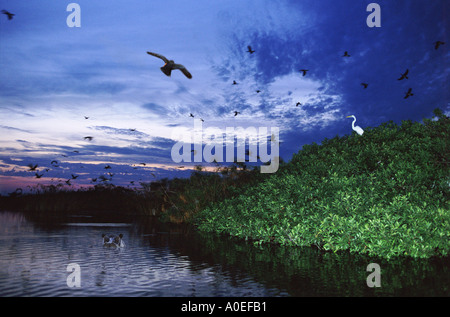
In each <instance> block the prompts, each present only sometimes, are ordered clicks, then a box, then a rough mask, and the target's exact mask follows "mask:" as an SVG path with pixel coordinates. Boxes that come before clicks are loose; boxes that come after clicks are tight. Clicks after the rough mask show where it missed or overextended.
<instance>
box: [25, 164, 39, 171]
mask: <svg viewBox="0 0 450 317" xmlns="http://www.w3.org/2000/svg"><path fill="white" fill-rule="evenodd" d="M27 166H28V167H29V168H30V169H29V170H30V171H35V170H36V168H37V167H38V165H37V164H36V165H33V164H31V163H30V164H28V165H27Z"/></svg>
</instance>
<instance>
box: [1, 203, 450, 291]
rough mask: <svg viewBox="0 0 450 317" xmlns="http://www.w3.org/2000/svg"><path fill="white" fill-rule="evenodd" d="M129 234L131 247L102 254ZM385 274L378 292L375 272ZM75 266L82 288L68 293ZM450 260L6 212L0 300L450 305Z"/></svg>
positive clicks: (143, 222) (104, 218) (128, 221)
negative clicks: (109, 237)
mask: <svg viewBox="0 0 450 317" xmlns="http://www.w3.org/2000/svg"><path fill="white" fill-rule="evenodd" d="M102 233H116V234H118V233H122V234H123V235H124V237H123V239H124V241H125V244H126V247H125V248H123V249H111V248H103V247H102V239H101V234H102ZM372 262H375V263H378V264H380V266H381V268H382V275H381V283H382V287H381V288H369V287H367V284H366V278H367V275H368V274H369V273H367V272H366V266H367V265H368V264H369V263H372ZM69 263H78V264H79V265H80V267H81V288H79V289H74V288H69V287H68V286H67V284H66V278H67V276H68V274H69V273H67V271H66V267H67V265H68V264H69ZM448 285H450V274H449V259H448V258H447V259H444V260H442V259H429V260H411V259H397V260H396V261H389V262H387V261H383V260H380V259H375V258H368V257H363V256H356V255H351V254H349V253H340V254H334V253H327V252H322V251H320V250H317V249H315V248H287V247H279V246H274V245H268V246H263V247H256V246H254V245H253V244H252V243H251V242H245V241H240V240H236V239H233V238H230V237H223V236H221V237H219V236H216V235H212V234H204V233H199V232H197V231H196V230H195V229H194V228H192V227H190V226H180V225H173V224H163V223H160V222H158V221H157V220H156V219H155V218H151V217H145V218H124V217H113V216H112V215H111V214H103V215H97V216H95V217H93V216H90V215H87V214H78V215H70V216H62V215H57V216H55V215H46V216H31V215H25V214H22V213H10V212H1V213H0V295H1V296H76V295H80V296H379V295H382V296H386V295H387V296H391V295H392V296H448V295H450V293H449V287H448Z"/></svg>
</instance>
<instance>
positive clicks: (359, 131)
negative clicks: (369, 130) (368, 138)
mask: <svg viewBox="0 0 450 317" xmlns="http://www.w3.org/2000/svg"><path fill="white" fill-rule="evenodd" d="M346 118H353V122H352V129H353V131H356V133H358V134H359V135H363V133H364V130H363V129H361V127H360V126H358V125H357V126H356V127H355V122H356V117H355V116H354V115H351V116H347V117H346Z"/></svg>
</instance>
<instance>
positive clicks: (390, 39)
mask: <svg viewBox="0 0 450 317" xmlns="http://www.w3.org/2000/svg"><path fill="white" fill-rule="evenodd" d="M74 2H76V3H78V4H79V5H80V8H81V15H80V16H81V27H79V28H76V27H74V28H70V27H68V26H67V24H66V19H67V16H68V15H69V14H70V12H67V11H66V7H67V5H68V4H69V3H70V1H53V0H36V1H25V0H14V1H13V0H0V9H5V10H8V11H10V12H12V13H14V14H15V16H14V17H13V19H12V20H8V18H7V16H6V15H4V14H1V15H0V69H1V72H0V192H9V191H12V190H14V189H15V188H17V187H25V186H26V185H33V184H55V185H56V184H58V181H59V180H62V181H63V183H65V181H66V180H67V179H69V178H71V174H74V175H78V178H77V179H75V180H72V181H71V183H72V184H73V185H74V186H77V185H78V186H79V185H87V184H90V183H91V180H92V178H98V177H100V176H101V175H104V176H105V177H108V178H110V175H108V174H107V173H108V172H110V173H112V174H114V175H113V177H112V181H111V182H112V183H114V184H116V185H125V186H127V185H133V184H131V183H130V182H131V181H135V184H137V183H138V182H139V181H140V180H141V181H151V180H153V179H158V178H162V177H174V176H183V177H184V176H188V175H189V173H190V168H192V166H193V165H195V164H198V163H175V162H174V161H173V160H172V158H171V154H170V153H171V148H172V146H173V145H174V143H175V142H177V141H179V139H177V138H176V137H174V135H177V134H178V135H183V134H184V135H189V134H190V133H191V132H192V131H193V129H194V122H195V120H200V118H202V119H203V120H204V122H203V129H204V133H205V135H209V134H211V133H223V132H225V129H226V128H227V127H233V128H238V127H242V128H248V127H255V128H258V127H268V128H269V130H270V128H271V127H278V128H279V131H280V139H281V141H282V143H281V147H280V155H281V157H282V158H283V159H284V160H286V161H288V160H290V158H291V157H292V154H293V153H296V152H298V151H299V150H300V149H301V147H302V145H304V144H309V143H311V142H317V143H320V141H321V140H323V139H324V138H325V137H327V138H332V137H334V136H336V135H341V136H342V135H345V134H350V133H352V130H351V119H347V118H345V117H346V116H348V115H355V116H356V117H357V123H356V124H357V125H359V126H361V127H362V128H368V127H376V126H378V125H379V124H381V123H382V122H386V121H388V120H393V121H394V122H397V123H400V122H401V120H407V119H410V120H413V121H420V120H422V119H423V118H430V117H432V110H433V109H435V108H437V107H439V108H441V109H442V110H443V111H444V112H446V114H447V115H449V114H450V105H449V93H448V76H449V62H448V61H449V50H448V47H449V46H450V41H449V38H448V37H449V35H448V32H447V30H448V23H449V22H448V21H449V19H448V12H449V11H450V10H449V2H448V1H446V0H435V1H424V0H396V1H364V0H340V1H331V0H302V1H294V0H292V1H263V0H252V1H237V0H234V1H206V0H195V1H144V0H134V1H126V2H125V1H100V0H96V1H86V0H83V1H74ZM372 2H375V3H378V4H379V5H380V8H381V27H374V28H370V27H368V26H367V24H366V18H367V16H368V15H369V14H370V12H367V11H366V7H367V5H368V4H369V3H372ZM438 40H439V41H443V42H445V44H444V45H441V46H440V47H439V49H437V50H436V49H435V48H434V45H435V44H434V43H435V42H436V41H438ZM248 45H251V47H252V49H253V50H255V52H254V53H253V54H250V53H248V52H247V46H248ZM146 51H153V52H156V53H160V54H163V55H165V56H167V57H169V58H171V59H174V60H175V62H178V63H181V64H183V65H185V66H186V68H187V69H188V70H189V71H190V72H191V73H192V75H193V78H192V79H187V78H186V77H185V76H184V75H183V74H182V73H181V72H179V71H178V70H176V71H174V72H173V73H172V76H171V77H166V76H165V75H164V74H163V73H162V72H161V71H160V70H159V68H160V67H161V66H162V65H163V62H162V61H161V60H159V59H157V58H156V57H153V56H150V55H147V54H146ZM345 51H348V53H349V54H350V55H351V56H350V57H343V56H342V55H343V54H344V52H345ZM300 69H308V70H309V71H308V72H307V74H306V76H302V74H301V72H300V71H299V70H300ZM406 69H409V76H408V77H409V79H405V80H402V81H398V80H397V79H398V78H399V77H400V75H401V73H403V72H404V71H405V70H406ZM233 80H235V81H236V82H237V83H238V84H237V85H232V82H233ZM362 82H364V83H368V87H367V88H366V89H364V88H363V86H362V85H361V83H362ZM409 88H412V92H413V93H414V95H413V96H411V97H409V98H408V99H404V96H405V93H406V91H407V90H408V89H409ZM256 90H260V92H259V93H257V92H256ZM297 102H301V106H299V107H296V103H297ZM234 111H239V112H240V114H239V115H238V116H234ZM189 113H192V114H194V115H195V117H194V118H191V117H189ZM84 116H88V117H89V118H88V119H85V118H84ZM85 136H93V137H94V138H93V140H92V141H87V140H85V139H84V137H85ZM52 160H57V161H58V164H53V165H57V166H58V167H55V166H53V165H52V164H51V161H52ZM30 163H33V164H38V168H37V170H38V175H39V174H43V176H42V177H41V178H36V177H35V171H29V168H28V167H27V165H28V164H30ZM141 163H145V166H144V165H143V164H141ZM106 165H110V166H111V169H108V170H105V169H104V167H105V166H106ZM202 165H205V166H206V165H208V164H206V162H202ZM182 166H183V167H182ZM46 169H48V171H46ZM52 179H53V180H52Z"/></svg>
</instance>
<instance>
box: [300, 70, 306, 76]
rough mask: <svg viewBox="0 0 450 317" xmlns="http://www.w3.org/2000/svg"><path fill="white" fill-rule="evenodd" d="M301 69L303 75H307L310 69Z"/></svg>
mask: <svg viewBox="0 0 450 317" xmlns="http://www.w3.org/2000/svg"><path fill="white" fill-rule="evenodd" d="M300 71H301V72H302V73H303V76H305V75H306V72H307V71H308V69H300Z"/></svg>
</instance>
